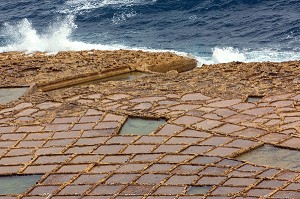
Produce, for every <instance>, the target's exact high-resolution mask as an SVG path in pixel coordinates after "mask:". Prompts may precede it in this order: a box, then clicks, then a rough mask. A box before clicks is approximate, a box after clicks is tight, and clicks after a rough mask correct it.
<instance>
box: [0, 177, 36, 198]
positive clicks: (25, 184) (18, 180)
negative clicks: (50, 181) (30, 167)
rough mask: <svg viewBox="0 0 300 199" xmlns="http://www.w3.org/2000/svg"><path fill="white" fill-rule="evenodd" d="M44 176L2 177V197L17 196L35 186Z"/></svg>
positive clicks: (0, 185) (0, 180)
mask: <svg viewBox="0 0 300 199" xmlns="http://www.w3.org/2000/svg"><path fill="white" fill-rule="evenodd" d="M41 177H42V175H26V176H17V175H15V176H0V195H8V194H11V195H17V194H21V193H24V192H25V191H26V190H27V189H28V188H30V187H32V186H34V185H35V184H36V182H37V181H38V180H39V179H40V178H41Z"/></svg>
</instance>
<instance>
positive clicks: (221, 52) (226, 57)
mask: <svg viewBox="0 0 300 199" xmlns="http://www.w3.org/2000/svg"><path fill="white" fill-rule="evenodd" d="M212 59H213V61H214V63H226V62H232V61H242V62H244V61H246V57H245V55H244V54H243V53H240V52H239V50H238V49H234V48H232V47H227V48H217V47H216V48H214V49H213V54H212Z"/></svg>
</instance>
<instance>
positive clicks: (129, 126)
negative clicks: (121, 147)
mask: <svg viewBox="0 0 300 199" xmlns="http://www.w3.org/2000/svg"><path fill="white" fill-rule="evenodd" d="M164 123H166V120H164V119H159V120H155V119H142V118H128V119H127V121H126V122H125V124H124V125H123V127H122V129H121V131H120V134H122V135H149V134H150V133H152V132H154V131H155V130H156V129H157V128H158V127H160V126H161V125H163V124H164Z"/></svg>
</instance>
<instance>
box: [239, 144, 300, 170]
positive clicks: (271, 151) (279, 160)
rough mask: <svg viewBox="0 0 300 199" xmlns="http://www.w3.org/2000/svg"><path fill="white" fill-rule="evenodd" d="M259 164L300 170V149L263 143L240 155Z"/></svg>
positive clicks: (240, 157) (241, 157)
mask: <svg viewBox="0 0 300 199" xmlns="http://www.w3.org/2000/svg"><path fill="white" fill-rule="evenodd" d="M237 159H239V160H246V161H248V162H252V163H255V164H258V165H268V166H273V167H279V168H283V169H291V170H297V171H300V161H299V160H300V151H297V150H290V149H283V148H279V147H274V146H271V145H263V146H261V147H259V148H257V149H254V150H252V151H250V152H248V153H245V154H243V155H241V156H239V157H237Z"/></svg>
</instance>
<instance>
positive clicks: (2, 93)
mask: <svg viewBox="0 0 300 199" xmlns="http://www.w3.org/2000/svg"><path fill="white" fill-rule="evenodd" d="M28 90H29V87H5V88H0V104H7V103H9V102H12V101H15V100H18V99H19V98H20V97H21V96H23V95H24V94H25V93H26V92H27V91H28Z"/></svg>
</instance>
